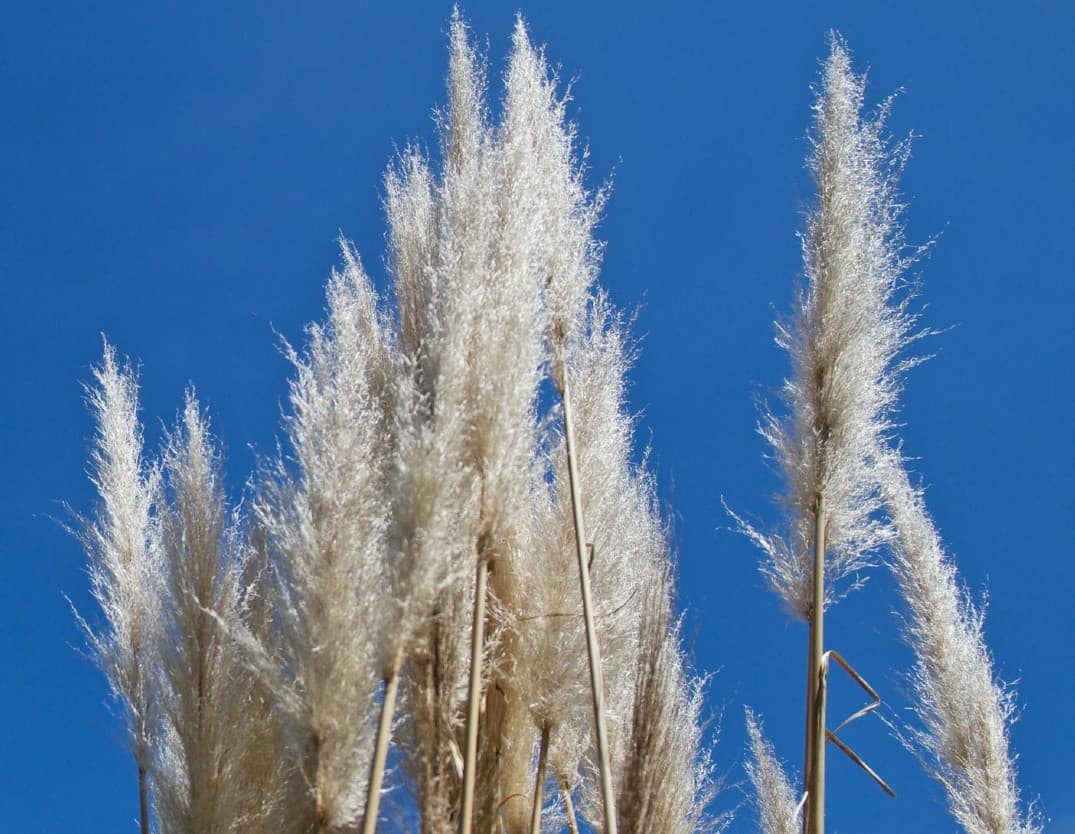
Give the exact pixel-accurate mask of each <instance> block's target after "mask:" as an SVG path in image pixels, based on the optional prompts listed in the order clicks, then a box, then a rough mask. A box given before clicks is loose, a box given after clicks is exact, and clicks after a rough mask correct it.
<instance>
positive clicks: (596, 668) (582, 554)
mask: <svg viewBox="0 0 1075 834" xmlns="http://www.w3.org/2000/svg"><path fill="white" fill-rule="evenodd" d="M560 396H561V398H562V400H563V406H564V445H565V447H566V450H567V478H568V484H569V486H570V488H571V509H572V512H573V514H574V518H575V551H576V554H577V555H578V562H579V585H580V587H581V590H582V616H583V620H584V621H585V623H586V654H587V655H588V657H589V661H590V689H591V690H592V692H593V712H594V730H595V734H596V736H597V755H598V758H599V761H600V765H601V799H602V804H603V806H604V812H605V834H617V828H616V801H615V798H614V797H613V794H612V767H611V765H610V764H609V755H608V738H607V736H606V732H605V684H604V680H603V676H602V673H601V649H600V647H599V646H598V644H597V628H596V626H595V624H594V615H593V599H592V596H591V594H590V567H589V564H588V561H587V558H586V527H585V523H584V520H583V517H582V496H581V492H580V489H579V473H578V459H577V456H576V451H575V426H574V417H573V414H572V409H571V393H570V389H569V388H568V383H567V374H566V373H565V374H564V386H563V389H562V390H561V392H560Z"/></svg>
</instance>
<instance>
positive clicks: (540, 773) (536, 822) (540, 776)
mask: <svg viewBox="0 0 1075 834" xmlns="http://www.w3.org/2000/svg"><path fill="white" fill-rule="evenodd" d="M548 760H549V725H548V724H543V725H542V727H541V747H540V749H539V751H538V765H537V775H536V776H534V807H533V809H532V810H531V811H530V834H541V808H542V806H543V805H544V804H545V764H546V762H548Z"/></svg>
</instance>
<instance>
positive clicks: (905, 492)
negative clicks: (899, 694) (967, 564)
mask: <svg viewBox="0 0 1075 834" xmlns="http://www.w3.org/2000/svg"><path fill="white" fill-rule="evenodd" d="M881 472H882V478H881V482H882V488H883V491H884V498H885V503H886V507H887V509H888V511H889V514H890V515H891V518H892V522H893V525H894V526H895V528H896V531H897V534H898V535H897V537H896V540H895V542H894V544H893V547H892V552H893V559H892V562H891V566H892V570H893V573H894V574H895V576H896V578H897V580H898V581H899V585H900V589H901V591H902V592H903V597H904V600H905V601H906V603H907V617H906V620H905V626H906V637H907V642H908V643H909V644H910V645H911V647H912V648H913V649H914V652H915V668H914V673H913V674H912V676H911V682H912V684H913V688H914V694H915V696H916V697H915V703H914V710H915V713H916V714H917V715H918V718H919V720H920V721H921V729H918V730H915V731H914V732H913V733H912V735H911V737H910V738H909V739H908V743H909V746H910V748H911V749H912V751H913V752H915V753H917V754H918V755H919V756H920V757H921V758H922V759H923V762H924V763H925V764H926V766H927V768H928V769H929V771H930V772H931V773H932V774H933V776H934V777H935V778H936V779H937V780H938V781H939V782H940V783H941V784H942V785H943V786H944V789H945V792H946V793H947V795H948V807H949V809H950V810H951V813H952V816H954V817H955V819H956V820H957V821H958V822H959V824H960V825H961V826H962V827H963V830H964V831H966V832H967V834H1037V832H1040V831H1041V830H1042V828H1041V825H1040V821H1039V820H1038V819H1037V817H1036V815H1035V814H1034V813H1033V810H1032V809H1031V810H1027V809H1025V808H1024V807H1023V806H1022V803H1021V802H1020V799H1019V788H1018V785H1017V781H1016V772H1015V756H1014V754H1013V753H1012V752H1011V750H1010V744H1009V728H1010V726H1011V723H1012V720H1013V715H1014V712H1015V700H1014V695H1013V693H1012V692H1011V690H1009V689H1006V688H1005V687H1004V686H1003V685H1002V684H1001V683H999V682H998V681H997V678H996V673H995V671H994V668H993V658H992V656H991V655H990V652H989V649H988V648H987V647H986V645H985V639H984V636H983V634H982V626H983V616H984V615H983V612H982V611H981V610H979V609H977V608H976V607H975V606H974V604H973V602H972V601H971V599H970V596H969V594H968V593H967V592H966V591H965V590H964V589H963V588H961V587H960V584H959V580H958V576H957V573H956V568H955V565H954V564H953V563H952V560H951V558H950V557H949V556H948V555H947V554H946V553H945V551H944V547H943V545H942V543H941V538H940V535H939V534H938V532H937V529H936V527H935V526H934V524H933V520H932V519H931V518H930V516H929V513H928V512H927V510H926V506H925V501H924V498H923V495H922V492H921V491H920V490H918V489H916V488H915V487H913V486H912V485H911V482H910V479H909V477H908V475H907V471H906V469H905V467H904V463H903V461H902V460H901V458H900V455H899V454H898V453H897V452H890V453H889V454H887V455H886V456H885V457H884V459H883V461H882V468H881Z"/></svg>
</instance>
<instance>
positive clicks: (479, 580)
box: [459, 544, 489, 834]
mask: <svg viewBox="0 0 1075 834" xmlns="http://www.w3.org/2000/svg"><path fill="white" fill-rule="evenodd" d="M484 551H485V547H484V546H483V545H482V544H479V546H478V568H477V575H476V577H475V580H474V623H473V625H472V627H471V635H470V689H469V691H468V694H467V749H466V755H465V757H464V759H463V809H462V812H461V814H460V817H459V834H470V827H471V817H472V816H473V815H474V776H475V770H476V769H477V764H478V708H479V706H480V701H481V687H482V646H483V644H484V643H485V589H486V585H487V584H488V580H489V566H488V564H486V558H485V552H484Z"/></svg>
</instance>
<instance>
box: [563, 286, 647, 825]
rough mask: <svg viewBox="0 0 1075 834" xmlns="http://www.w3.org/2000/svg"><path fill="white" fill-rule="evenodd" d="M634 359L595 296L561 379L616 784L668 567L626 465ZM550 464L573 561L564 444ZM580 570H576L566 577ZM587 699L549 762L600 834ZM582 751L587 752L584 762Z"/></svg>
mask: <svg viewBox="0 0 1075 834" xmlns="http://www.w3.org/2000/svg"><path fill="white" fill-rule="evenodd" d="M632 359H633V356H632V353H631V350H630V347H629V344H628V337H627V333H626V328H625V325H624V323H623V321H622V319H621V318H620V316H618V315H617V314H616V313H615V311H614V310H613V308H612V305H611V303H610V301H609V300H608V298H607V296H606V295H605V294H604V292H603V291H601V290H595V291H594V293H593V295H592V297H591V299H590V301H589V305H588V309H587V311H586V319H585V320H584V322H583V326H582V329H581V332H580V334H579V339H578V340H577V341H576V343H575V344H574V345H573V347H572V349H571V350H570V352H569V353H568V364H567V377H568V380H569V384H570V390H571V396H572V405H573V407H574V414H575V441H576V445H577V456H578V474H579V478H578V480H579V483H580V484H581V485H582V509H583V516H584V518H585V520H586V531H587V534H588V536H589V542H588V543H589V544H590V545H591V550H590V553H589V554H588V555H589V557H590V575H591V581H592V591H593V601H594V609H595V620H596V627H597V637H598V641H599V644H600V646H601V654H602V667H603V669H602V671H603V677H604V683H605V708H606V730H607V733H608V739H609V751H610V764H611V770H612V774H613V786H614V787H615V786H616V785H617V784H619V782H620V781H621V777H620V774H621V773H622V771H623V769H624V766H625V761H626V757H627V755H628V749H629V744H630V741H629V740H630V737H631V732H632V729H631V725H632V715H633V713H634V699H635V691H636V676H637V672H638V665H637V664H638V656H639V653H640V651H641V646H642V643H641V640H642V634H643V627H642V610H643V608H644V605H643V603H644V601H645V598H646V594H647V592H648V589H650V588H651V587H652V586H653V584H654V583H655V582H657V581H659V580H658V577H659V575H660V574H661V572H662V571H663V570H664V569H665V566H666V562H667V543H666V541H665V531H664V528H663V524H662V521H661V518H660V513H659V512H658V510H657V505H656V498H655V487H654V483H653V480H652V477H651V475H650V474H649V473H648V472H647V471H646V469H645V467H644V466H637V465H635V464H633V463H632V454H633V444H632V440H633V434H634V426H635V420H634V417H633V416H632V415H631V414H630V413H629V412H628V410H627V404H626V375H627V371H628V369H629V367H630V364H631V362H632ZM551 457H552V460H553V467H552V468H553V474H554V478H553V484H554V488H555V490H556V512H557V514H558V528H559V532H558V534H557V539H555V540H558V541H559V542H560V545H559V546H560V547H562V548H564V549H566V552H567V553H570V554H573V551H574V544H573V536H574V527H573V519H572V515H571V513H572V509H571V498H570V488H569V484H568V476H567V472H566V466H565V465H564V463H563V460H564V450H563V448H562V441H561V443H559V444H556V445H554V447H553V449H552V452H551ZM571 559H572V561H574V556H573V555H572V556H571ZM577 570H578V568H577V566H575V567H574V568H573V569H572V573H573V574H577ZM575 578H576V579H577V576H576V577H575ZM577 639H581V637H579V638H577ZM574 662H575V661H573V663H574ZM578 662H581V658H580V659H579V661H578ZM582 668H583V669H584V668H585V667H582ZM568 691H569V692H570V690H568ZM584 693H585V697H584V698H583V699H582V700H581V701H579V702H576V703H575V704H574V705H573V707H572V710H573V713H574V714H573V715H572V714H568V715H567V716H565V720H564V722H563V723H564V727H565V732H561V733H559V734H557V735H555V736H554V737H553V744H552V762H553V765H554V772H556V773H558V774H559V775H561V776H562V777H566V778H567V779H568V780H569V782H571V783H572V784H574V782H577V781H578V777H577V776H576V777H574V778H572V777H573V774H574V773H575V772H576V771H577V772H581V775H582V777H583V778H582V780H581V783H580V784H579V787H580V788H581V798H582V800H583V802H582V803H581V805H580V810H581V811H582V813H583V814H584V815H585V816H586V817H587V818H589V820H590V821H591V823H592V824H593V825H594V826H595V827H596V828H603V810H602V808H603V801H602V799H601V791H600V782H599V771H598V768H599V762H598V761H597V751H596V750H595V749H593V748H592V747H591V746H590V743H591V727H592V722H593V712H592V703H591V700H590V695H589V692H588V690H584ZM567 730H570V731H572V732H567ZM579 752H582V753H583V754H584V760H583V761H582V762H579V761H578V758H577V756H578V754H579ZM572 756H575V757H576V759H575V761H574V762H572V761H571V757H572ZM621 816H622V815H621Z"/></svg>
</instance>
